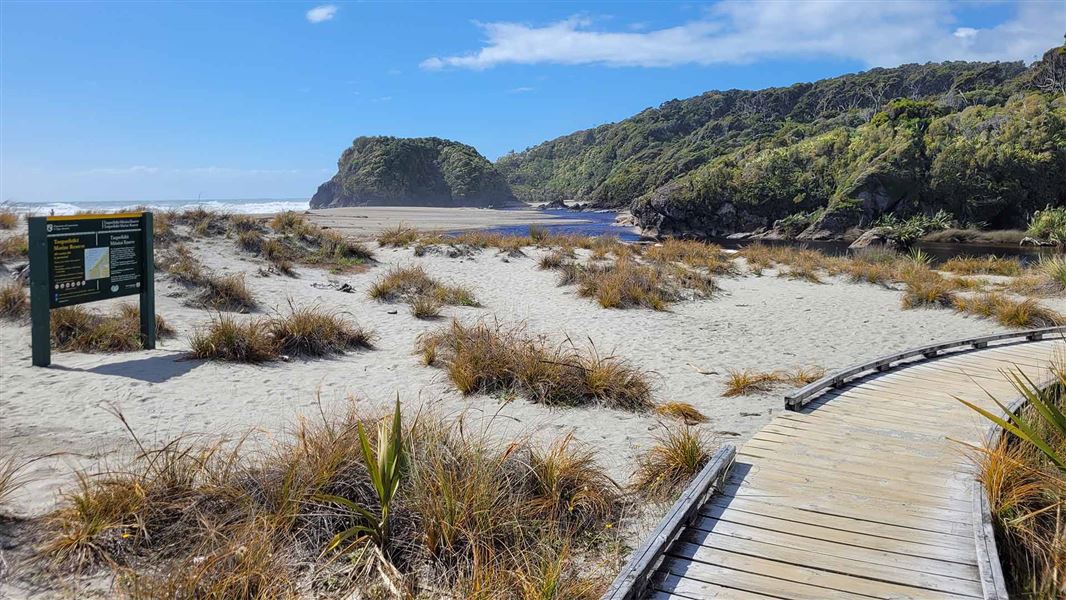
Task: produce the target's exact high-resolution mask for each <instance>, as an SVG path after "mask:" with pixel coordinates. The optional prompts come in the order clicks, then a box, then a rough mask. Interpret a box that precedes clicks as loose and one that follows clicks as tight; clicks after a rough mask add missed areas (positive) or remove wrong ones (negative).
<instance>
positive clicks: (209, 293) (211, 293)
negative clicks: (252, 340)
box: [194, 273, 259, 312]
mask: <svg viewBox="0 0 1066 600" xmlns="http://www.w3.org/2000/svg"><path fill="white" fill-rule="evenodd" d="M199 285H200V286H201V288H202V289H201V290H200V293H199V294H197V296H196V298H195V301H194V302H195V304H197V305H199V306H204V307H207V308H213V309H215V310H231V311H238V312H246V311H250V310H255V309H256V308H257V307H258V306H259V303H258V302H257V301H256V299H255V296H254V295H253V294H252V290H251V289H249V288H248V284H247V283H245V281H244V274H242V273H233V274H230V275H207V276H204V277H203V278H202V279H201V280H200V282H199Z"/></svg>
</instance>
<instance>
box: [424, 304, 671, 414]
mask: <svg viewBox="0 0 1066 600" xmlns="http://www.w3.org/2000/svg"><path fill="white" fill-rule="evenodd" d="M416 351H417V352H418V353H419V354H421V355H422V358H423V361H424V362H425V363H426V364H427V365H434V366H438V367H440V368H442V369H444V370H445V371H446V372H447V373H448V378H449V379H450V380H451V382H452V383H453V384H454V385H455V387H456V388H457V389H458V390H459V391H460V392H462V393H464V394H472V393H486V394H502V395H504V396H507V395H511V394H522V395H524V396H526V397H528V398H529V399H530V400H532V401H533V402H538V403H542V404H548V405H569V406H574V405H583V404H600V405H603V406H608V407H611V408H618V409H624V410H633V411H643V410H649V409H651V408H653V404H652V393H651V384H650V382H649V381H648V376H647V374H645V373H644V372H642V371H640V370H638V369H636V368H634V367H633V366H631V365H630V364H629V363H628V362H626V361H625V360H623V359H621V358H619V357H616V356H604V355H601V354H600V353H599V352H598V351H597V350H596V348H595V346H592V347H590V348H588V349H582V348H578V347H576V346H575V345H574V344H573V343H571V342H569V341H567V342H566V343H563V344H559V345H555V346H553V345H550V344H548V343H547V342H546V341H545V340H544V339H543V338H541V337H535V336H530V335H529V334H528V333H527V332H526V331H525V330H524V328H521V327H513V328H510V329H504V328H503V327H501V326H500V325H499V324H498V323H495V324H492V325H490V324H487V323H484V322H479V323H475V324H472V325H463V324H462V323H460V322H459V321H453V322H452V323H451V325H450V326H448V327H445V328H443V329H441V330H438V331H435V332H429V333H426V334H423V335H422V336H420V337H419V339H418V342H417V344H416Z"/></svg>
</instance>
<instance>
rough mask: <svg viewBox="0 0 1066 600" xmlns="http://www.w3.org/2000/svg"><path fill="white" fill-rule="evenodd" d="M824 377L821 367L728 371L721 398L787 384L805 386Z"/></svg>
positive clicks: (764, 390) (823, 370)
mask: <svg viewBox="0 0 1066 600" xmlns="http://www.w3.org/2000/svg"><path fill="white" fill-rule="evenodd" d="M824 376H825V369H823V368H821V367H797V368H795V369H791V370H778V371H756V370H753V369H742V370H736V369H730V370H729V373H728V375H727V376H726V389H725V392H723V393H722V395H723V396H744V395H748V394H754V393H756V392H766V391H769V390H771V389H772V388H773V387H774V386H776V385H778V384H782V383H787V384H790V385H793V386H796V387H800V386H804V385H807V384H808V383H811V382H814V381H817V380H819V379H821V378H822V377H824Z"/></svg>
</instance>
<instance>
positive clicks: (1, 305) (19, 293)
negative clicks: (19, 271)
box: [0, 281, 30, 321]
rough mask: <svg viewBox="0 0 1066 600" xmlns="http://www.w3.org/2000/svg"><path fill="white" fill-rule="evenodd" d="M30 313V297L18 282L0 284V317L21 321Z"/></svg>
mask: <svg viewBox="0 0 1066 600" xmlns="http://www.w3.org/2000/svg"><path fill="white" fill-rule="evenodd" d="M29 314H30V297H29V295H28V294H27V293H26V289H25V288H23V287H22V285H20V284H19V283H18V282H14V281H11V282H8V283H5V284H3V285H2V286H0V319H7V320H9V321H21V320H23V319H25V318H26V317H28V316H29Z"/></svg>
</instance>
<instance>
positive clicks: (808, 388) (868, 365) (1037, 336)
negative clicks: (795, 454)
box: [785, 326, 1066, 410]
mask: <svg viewBox="0 0 1066 600" xmlns="http://www.w3.org/2000/svg"><path fill="white" fill-rule="evenodd" d="M1055 334H1066V326H1061V327H1045V328H1042V329H1030V330H1028V331H1013V332H1010V333H997V334H993V335H985V336H981V337H975V338H966V339H961V340H955V341H952V342H943V343H940V344H930V345H928V346H922V347H920V348H913V349H911V350H904V351H903V352H898V353H896V354H889V355H887V356H882V357H881V358H876V359H874V360H871V361H869V362H864V363H860V364H857V365H852V366H850V367H845V368H843V369H840V370H838V371H833V372H832V373H830V374H828V375H826V376H825V377H823V378H821V379H819V380H818V381H815V382H813V383H810V384H808V385H805V386H803V387H801V388H800V389H798V390H796V391H794V392H792V393H790V394H787V395H786V396H785V408H786V409H788V410H799V409H801V408H803V406H804V405H805V404H807V403H808V402H810V401H811V400H812V399H813V398H814V397H815V396H818V395H819V394H820V393H821V392H822V391H824V390H826V389H829V388H839V387H841V386H843V385H844V384H845V383H847V382H848V381H849V380H851V379H854V378H856V377H857V376H859V375H863V374H866V373H868V372H870V371H887V370H889V369H891V368H892V367H893V366H895V364H896V363H898V362H900V361H903V360H907V359H910V358H915V357H918V356H921V357H923V359H930V358H936V357H937V356H938V355H939V354H940V353H941V352H944V351H945V350H951V349H954V348H963V347H967V346H968V347H970V348H974V349H980V348H985V347H987V346H988V344H989V343H991V342H1001V341H1004V340H1027V341H1038V340H1042V339H1044V336H1048V335H1055Z"/></svg>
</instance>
